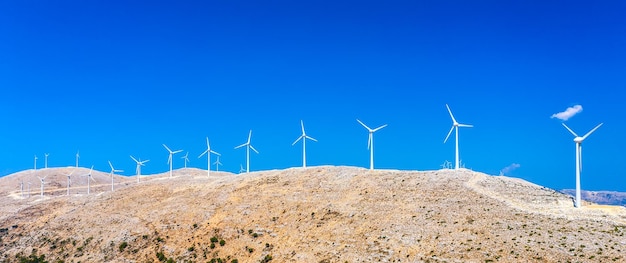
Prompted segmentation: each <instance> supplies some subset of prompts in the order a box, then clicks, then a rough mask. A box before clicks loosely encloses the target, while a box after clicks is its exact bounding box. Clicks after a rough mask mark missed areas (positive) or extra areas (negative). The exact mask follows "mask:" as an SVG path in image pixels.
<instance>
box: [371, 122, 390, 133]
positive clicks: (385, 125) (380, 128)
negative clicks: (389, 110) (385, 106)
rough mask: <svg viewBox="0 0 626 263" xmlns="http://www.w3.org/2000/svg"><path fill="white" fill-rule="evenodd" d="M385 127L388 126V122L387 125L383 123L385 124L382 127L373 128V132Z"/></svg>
mask: <svg viewBox="0 0 626 263" xmlns="http://www.w3.org/2000/svg"><path fill="white" fill-rule="evenodd" d="M385 127H387V124H385V125H383V126H380V127H378V128H376V129H374V130H372V132H376V131H378V130H380V129H382V128H385Z"/></svg>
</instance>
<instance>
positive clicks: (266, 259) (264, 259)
mask: <svg viewBox="0 0 626 263" xmlns="http://www.w3.org/2000/svg"><path fill="white" fill-rule="evenodd" d="M270 261H272V255H265V257H264V258H263V259H262V260H261V263H267V262H270Z"/></svg>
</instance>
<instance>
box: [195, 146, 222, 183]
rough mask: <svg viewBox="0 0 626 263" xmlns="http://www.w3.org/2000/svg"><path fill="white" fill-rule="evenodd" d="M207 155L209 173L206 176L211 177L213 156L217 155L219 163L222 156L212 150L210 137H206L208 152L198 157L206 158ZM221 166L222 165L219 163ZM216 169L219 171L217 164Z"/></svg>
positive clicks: (205, 151)
mask: <svg viewBox="0 0 626 263" xmlns="http://www.w3.org/2000/svg"><path fill="white" fill-rule="evenodd" d="M205 154H206V157H207V171H206V174H207V176H210V175H211V154H215V155H217V163H219V161H220V159H219V158H220V154H219V153H217V152H216V151H213V150H211V144H209V137H206V150H204V152H202V154H200V156H198V158H200V157H202V156H204V155H205ZM219 164H221V163H219ZM216 169H217V164H216Z"/></svg>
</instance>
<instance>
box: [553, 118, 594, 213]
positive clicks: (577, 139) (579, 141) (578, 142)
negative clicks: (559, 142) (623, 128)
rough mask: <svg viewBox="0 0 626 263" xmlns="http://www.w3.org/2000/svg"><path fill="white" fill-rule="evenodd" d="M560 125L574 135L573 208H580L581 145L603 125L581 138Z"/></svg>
mask: <svg viewBox="0 0 626 263" xmlns="http://www.w3.org/2000/svg"><path fill="white" fill-rule="evenodd" d="M562 124H563V126H564V127H565V128H566V129H567V130H568V131H569V132H570V133H572V135H574V142H575V143H576V201H575V203H574V206H575V207H580V206H581V200H580V199H581V198H580V171H581V170H582V167H583V160H582V158H583V157H582V154H583V146H582V143H583V141H584V140H585V139H587V137H589V135H591V133H593V132H594V131H596V130H597V129H598V128H600V126H602V124H603V123H600V124H598V126H596V127H595V128H593V129H592V130H591V131H589V132H588V133H587V134H585V136H583V137H580V136H578V135H577V134H576V133H575V132H574V131H573V130H572V129H570V128H569V127H567V125H565V123H562Z"/></svg>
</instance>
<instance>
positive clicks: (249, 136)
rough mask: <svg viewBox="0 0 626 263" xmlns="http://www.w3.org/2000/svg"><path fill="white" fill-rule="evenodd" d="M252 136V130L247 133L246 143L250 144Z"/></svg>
mask: <svg viewBox="0 0 626 263" xmlns="http://www.w3.org/2000/svg"><path fill="white" fill-rule="evenodd" d="M251 138H252V130H250V133H248V144H250V139H251Z"/></svg>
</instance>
